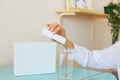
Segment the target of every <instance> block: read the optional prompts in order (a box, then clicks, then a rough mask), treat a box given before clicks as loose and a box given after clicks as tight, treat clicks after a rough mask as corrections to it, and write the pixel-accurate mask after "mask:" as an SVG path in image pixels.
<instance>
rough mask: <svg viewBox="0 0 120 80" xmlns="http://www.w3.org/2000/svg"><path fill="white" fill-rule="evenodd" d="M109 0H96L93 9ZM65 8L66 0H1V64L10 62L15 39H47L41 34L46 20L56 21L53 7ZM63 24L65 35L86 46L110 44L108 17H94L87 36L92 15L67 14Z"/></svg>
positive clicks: (100, 8)
mask: <svg viewBox="0 0 120 80" xmlns="http://www.w3.org/2000/svg"><path fill="white" fill-rule="evenodd" d="M109 1H110V0H101V1H100V3H102V4H98V3H99V0H95V2H94V4H95V5H94V11H98V12H103V6H104V5H106V4H107V3H108V2H109ZM58 9H65V0H52V1H51V0H42V1H41V0H0V66H6V65H12V64H13V43H14V42H15V41H50V40H49V39H48V38H46V37H44V36H42V35H41V32H40V31H41V29H42V28H43V27H46V24H47V23H53V22H57V16H58V15H57V14H56V13H55V10H58ZM62 25H63V26H64V28H65V29H66V31H67V35H68V34H69V35H68V37H69V38H70V39H71V40H73V41H74V42H75V43H77V44H80V45H83V46H85V47H87V48H89V49H102V48H104V47H107V46H109V45H110V44H111V37H110V31H109V27H107V19H101V20H99V19H98V20H96V21H95V24H94V31H93V33H94V38H93V40H90V36H89V34H90V25H91V18H90V17H88V16H80V15H78V16H66V17H64V18H63V19H62Z"/></svg>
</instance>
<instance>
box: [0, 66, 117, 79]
mask: <svg viewBox="0 0 120 80" xmlns="http://www.w3.org/2000/svg"><path fill="white" fill-rule="evenodd" d="M0 80H59V78H58V77H57V74H55V73H51V74H37V75H28V76H19V77H15V76H14V74H13V67H12V66H9V67H2V68H0ZM72 80H116V78H115V76H114V75H113V74H111V73H105V72H97V71H93V70H86V69H82V68H74V69H73V77H72Z"/></svg>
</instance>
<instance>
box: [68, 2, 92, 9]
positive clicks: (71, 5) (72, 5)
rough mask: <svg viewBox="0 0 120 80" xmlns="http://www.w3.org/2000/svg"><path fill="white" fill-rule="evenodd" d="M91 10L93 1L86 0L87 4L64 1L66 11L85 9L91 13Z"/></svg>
mask: <svg viewBox="0 0 120 80" xmlns="http://www.w3.org/2000/svg"><path fill="white" fill-rule="evenodd" d="M92 8H93V0H87V2H84V1H82V0H77V1H76V0H66V10H73V9H85V10H91V11H92Z"/></svg>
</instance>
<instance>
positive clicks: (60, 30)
mask: <svg viewBox="0 0 120 80" xmlns="http://www.w3.org/2000/svg"><path fill="white" fill-rule="evenodd" d="M47 27H48V30H50V31H51V32H53V33H54V34H58V35H61V36H63V37H65V38H66V39H67V37H66V31H65V29H64V28H63V27H61V26H60V25H59V24H58V23H53V24H47ZM64 46H65V47H66V48H70V49H72V48H74V44H73V43H72V42H71V41H70V40H68V39H67V40H66V43H65V45H64Z"/></svg>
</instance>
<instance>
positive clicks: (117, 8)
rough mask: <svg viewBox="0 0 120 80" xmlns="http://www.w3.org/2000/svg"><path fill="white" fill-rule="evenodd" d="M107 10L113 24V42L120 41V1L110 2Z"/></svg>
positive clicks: (109, 20) (111, 24) (109, 19)
mask: <svg viewBox="0 0 120 80" xmlns="http://www.w3.org/2000/svg"><path fill="white" fill-rule="evenodd" d="M106 7H107V9H106V12H107V14H108V22H109V25H110V26H111V33H112V44H114V43H115V42H116V41H118V37H119V32H120V3H112V2H111V3H109V4H108V5H107V6H106Z"/></svg>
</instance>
